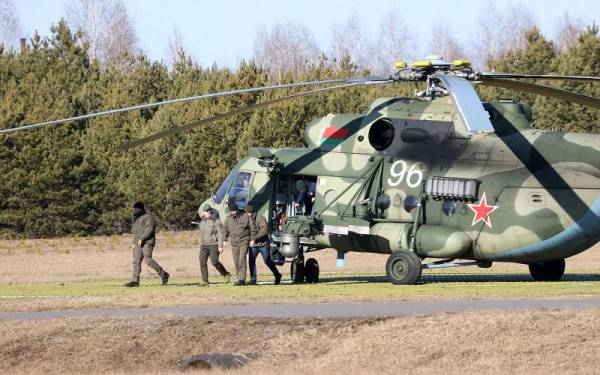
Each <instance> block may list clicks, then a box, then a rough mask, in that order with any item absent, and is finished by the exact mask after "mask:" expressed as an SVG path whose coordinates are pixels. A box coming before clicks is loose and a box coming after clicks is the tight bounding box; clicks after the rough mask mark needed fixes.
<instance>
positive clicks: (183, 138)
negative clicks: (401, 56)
mask: <svg viewBox="0 0 600 375" xmlns="http://www.w3.org/2000/svg"><path fill="white" fill-rule="evenodd" d="M267 37H269V36H268V35H267ZM522 39H523V43H522V45H520V46H517V47H515V48H512V49H509V50H506V51H503V52H502V53H501V54H500V55H498V56H496V57H490V58H489V59H487V60H486V64H487V65H488V66H489V67H490V68H492V69H494V70H496V71H504V72H523V73H528V72H531V73H539V72H543V73H561V74H580V75H591V76H598V75H599V74H600V38H599V36H598V28H597V27H596V26H594V25H592V26H590V27H588V28H586V29H584V30H582V31H580V32H579V33H577V37H576V39H575V40H573V41H571V42H570V43H569V45H568V47H564V48H563V46H561V45H560V44H559V43H558V42H557V41H553V40H549V39H547V38H546V37H544V36H543V35H542V34H541V33H540V31H539V30H538V29H537V28H536V27H535V26H533V27H532V28H530V29H527V30H526V31H524V32H523V35H522ZM103 56H105V55H104V54H103V53H98V54H97V55H94V53H93V51H92V50H90V43H88V42H87V39H86V36H85V33H84V32H82V31H74V30H72V29H71V28H70V27H69V25H68V23H67V22H66V21H60V22H59V23H57V24H56V25H55V26H53V27H52V29H51V34H50V35H49V36H48V37H44V38H42V37H40V36H39V35H35V36H33V37H32V38H31V39H30V40H29V41H27V43H26V46H25V48H24V49H22V50H19V51H17V50H15V49H8V48H0V127H1V128H7V127H14V126H18V125H23V124H30V123H35V122H41V121H45V120H49V119H57V118H63V117H70V116H76V115H80V114H85V113H90V112H96V111H102V110H107V109H113V108H119V107H124V106H129V105H135V104H139V103H147V102H153V101H158V100H164V99H169V98H177V97H183V96H189V95H197V94H200V93H208V92H216V91H223V90H231V89H236V88H245V87H252V86H260V85H266V84H270V83H272V82H274V81H276V82H295V81H304V80H316V79H328V78H339V77H352V76H362V75H367V74H370V73H371V72H372V71H373V70H372V69H371V68H370V67H369V66H365V65H364V64H361V63H360V62H358V61H355V60H354V59H353V57H352V53H350V52H348V51H347V52H346V53H341V54H340V55H339V56H338V57H336V58H332V57H331V56H328V55H326V54H324V53H321V54H319V55H317V56H315V57H314V58H311V59H302V58H300V59H297V60H295V61H294V62H293V64H291V67H288V68H285V69H284V68H281V69H275V70H273V69H272V66H271V65H269V64H270V63H269V62H268V61H267V60H260V59H250V60H248V61H242V62H241V63H240V64H239V66H237V68H235V69H231V68H227V67H220V66H217V65H213V66H210V67H202V66H200V65H198V64H197V63H195V62H194V61H193V59H192V58H191V57H190V56H189V55H188V54H187V53H186V52H185V50H184V49H182V48H178V49H177V51H176V54H175V56H174V57H173V61H172V63H171V64H170V65H169V66H167V65H166V64H165V63H163V62H160V61H151V60H150V59H149V58H148V57H147V56H146V55H145V54H144V53H142V52H139V51H138V52H136V53H131V52H130V51H124V52H123V53H121V54H120V55H119V58H118V59H116V60H114V61H115V63H111V60H107V59H103ZM266 56H268V54H266ZM390 63H392V62H390ZM557 86H559V87H563V88H566V89H570V90H574V91H577V92H580V93H583V94H586V95H591V96H594V97H600V92H598V90H599V88H598V87H594V86H593V85H591V84H584V83H576V84H575V83H564V84H557ZM415 89H416V86H415V85H409V84H402V85H386V86H377V87H361V88H348V89H343V90H337V91H333V92H331V93H328V94H324V95H317V96H312V97H305V98H301V99H296V100H293V101H289V102H286V103H281V104H277V105H274V106H271V107H269V108H262V109H258V110H256V111H254V112H251V113H246V114H242V115H239V116H236V117H233V118H230V119H228V120H222V121H218V122H215V123H212V124H209V125H207V126H204V127H200V128H198V129H196V130H194V131H191V132H188V133H182V134H179V135H176V136H173V137H170V138H166V139H164V140H160V141H157V142H153V143H151V144H148V145H145V146H142V147H139V148H137V149H133V150H130V151H127V152H119V151H116V147H117V146H119V145H120V144H122V143H124V142H127V141H130V140H134V139H136V138H139V137H142V136H145V135H149V134H152V133H155V132H158V131H161V130H165V129H169V128H173V127H177V126H180V125H183V124H187V123H191V122H193V121H196V120H198V119H202V118H206V117H209V116H212V115H214V114H217V113H223V112H227V111H230V110H232V109H235V108H239V107H242V106H248V105H252V104H255V103H258V102H261V101H264V100H268V99H271V98H274V97H279V96H283V95H289V94H290V93H292V92H295V90H284V91H279V92H268V93H263V94H260V95H254V94H242V95H238V96H230V97H226V98H218V99H214V100H207V101H203V102H196V103H189V104H175V105H171V106H164V107H160V108H155V109H146V110H140V111H134V112H130V113H123V114H117V115H113V116H107V117H101V118H95V119H92V120H88V121H80V122H74V123H70V124H65V125H56V126H49V127H45V128H41V129H37V130H32V131H27V132H18V133H14V134H9V135H2V136H0V175H1V176H2V179H1V180H0V236H3V237H12V236H28V237H36V236H61V235H68V234H69V235H70V234H76V235H88V234H109V233H120V232H123V231H126V230H128V229H129V225H130V222H131V210H130V206H131V204H132V203H133V202H134V201H137V200H142V201H144V202H146V203H147V204H148V205H149V206H150V208H151V209H152V210H153V212H155V213H156V215H157V216H158V217H159V220H160V222H161V224H162V226H163V227H165V228H169V229H184V228H189V226H190V224H189V222H190V221H191V219H192V218H193V217H194V216H195V213H196V210H197V208H198V205H199V204H200V202H201V201H203V200H204V199H205V198H206V197H208V195H209V194H210V192H211V191H214V190H216V188H217V187H218V186H219V184H220V183H221V182H222V181H223V179H224V177H225V176H226V175H227V173H228V172H229V170H230V168H231V167H232V166H233V165H234V164H235V163H236V162H237V161H238V160H239V159H240V158H242V157H244V156H245V154H246V152H247V150H248V148H249V147H253V146H259V145H260V146H267V147H298V146H302V145H303V141H302V132H303V128H304V125H305V124H306V123H307V122H309V121H310V120H312V119H313V118H315V117H317V116H323V115H326V114H327V113H330V112H333V113H343V112H362V111H365V110H366V109H367V108H368V105H369V104H370V102H371V101H372V100H374V99H375V98H377V97H381V96H409V95H411V94H412V93H413V92H414V91H415ZM478 90H479V91H480V94H481V96H482V99H484V100H492V99H497V98H501V97H511V98H512V97H518V98H520V99H521V100H523V101H526V102H528V103H529V104H531V105H532V107H533V110H534V125H535V126H536V127H537V128H542V129H555V128H559V129H563V130H567V131H570V130H577V131H587V132H599V131H600V123H599V121H598V119H599V115H598V113H597V111H593V110H590V109H587V108H583V107H580V106H577V105H571V104H568V103H564V102H559V101H555V100H552V99H546V98H542V97H535V96H531V95H521V94H516V93H514V92H508V91H502V90H496V89H489V88H480V89H478Z"/></svg>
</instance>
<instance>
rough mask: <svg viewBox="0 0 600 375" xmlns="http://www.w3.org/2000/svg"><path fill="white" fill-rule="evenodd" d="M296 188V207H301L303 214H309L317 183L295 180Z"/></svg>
mask: <svg viewBox="0 0 600 375" xmlns="http://www.w3.org/2000/svg"><path fill="white" fill-rule="evenodd" d="M296 190H298V196H297V197H296V202H295V203H296V208H300V207H302V208H303V209H304V211H303V213H304V215H306V216H310V215H311V214H312V208H313V205H314V203H315V197H316V195H317V184H316V183H315V182H312V181H308V180H298V181H296Z"/></svg>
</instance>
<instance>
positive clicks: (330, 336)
mask: <svg viewBox="0 0 600 375" xmlns="http://www.w3.org/2000/svg"><path fill="white" fill-rule="evenodd" d="M598 313H599V311H598V310H588V311H539V310H533V311H520V312H485V313H463V314H437V315H432V316H425V317H402V318H393V319H352V320H339V319H338V320H323V319H250V318H246V319H242V318H220V319H215V318H188V319H186V318H177V317H161V318H120V319H116V318H114V319H109V318H86V319H63V320H53V321H36V322H27V321H25V322H0V371H2V372H11V373H14V372H18V373H107V372H111V373H114V372H116V373H131V372H137V373H142V372H151V373H158V372H161V373H165V372H173V373H174V372H176V371H177V367H178V365H179V362H180V360H181V359H183V358H184V357H186V356H188V355H190V354H199V353H204V352H253V353H258V354H259V355H260V357H259V359H257V360H256V361H255V362H252V363H251V364H249V365H248V366H247V367H246V368H244V369H243V370H241V371H237V372H236V371H233V372H229V373H233V374H235V373H240V374H241V373H244V374H266V373H280V374H281V373H283V374H291V373H294V374H308V373H328V374H329V373H333V374H348V373H368V374H371V373H372V374H380V373H408V372H410V373H433V372H438V371H444V372H445V373H450V374H454V373H489V374H499V373H539V374H542V373H543V374H548V373H555V374H564V373H597V364H596V360H597V358H598V357H599V356H600V319H598V318H597V316H598Z"/></svg>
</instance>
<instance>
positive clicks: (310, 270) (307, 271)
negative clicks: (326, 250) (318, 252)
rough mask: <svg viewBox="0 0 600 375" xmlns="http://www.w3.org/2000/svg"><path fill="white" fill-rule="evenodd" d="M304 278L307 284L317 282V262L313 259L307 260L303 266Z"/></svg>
mask: <svg viewBox="0 0 600 375" xmlns="http://www.w3.org/2000/svg"><path fill="white" fill-rule="evenodd" d="M304 277H305V278H306V282H307V283H309V284H316V283H318V282H319V262H317V260H316V259H315V258H309V259H308V260H307V261H306V264H305V265H304Z"/></svg>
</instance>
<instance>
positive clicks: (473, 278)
mask: <svg viewBox="0 0 600 375" xmlns="http://www.w3.org/2000/svg"><path fill="white" fill-rule="evenodd" d="M271 280H272V279H271V278H266V277H265V278H264V279H263V280H261V281H263V282H266V283H265V284H261V285H257V286H246V287H236V286H233V285H232V284H223V283H222V282H221V279H220V278H214V280H213V281H215V283H214V284H211V285H210V286H208V287H198V286H196V283H197V282H198V278H173V279H172V280H171V283H170V284H169V285H167V286H161V285H160V282H159V280H158V279H142V285H141V286H140V287H139V288H125V287H123V286H122V284H123V280H95V281H82V282H64V283H44V284H13V285H0V300H2V299H4V300H6V299H14V298H39V297H42V298H43V297H86V296H87V297H95V296H97V297H111V296H115V297H124V298H126V297H128V296H144V295H146V296H152V297H160V296H161V295H164V296H169V295H180V296H183V297H185V296H188V295H189V296H194V297H196V298H197V297H207V300H208V299H210V300H211V301H212V302H215V301H216V302H218V301H219V299H221V298H222V299H223V300H226V301H227V302H228V303H231V302H239V303H260V302H273V301H276V300H285V301H287V302H290V301H299V302H310V301H315V300H316V301H324V300H378V299H381V300H386V299H414V298H419V299H421V298H422V299H427V298H488V297H554V296H557V297H560V296H598V295H600V273H593V274H590V273H587V274H577V275H571V276H569V275H566V280H565V281H558V282H535V281H531V279H530V278H529V276H528V275H526V274H518V273H483V272H482V273H478V274H473V273H448V272H444V273H426V274H424V278H423V283H422V284H420V285H410V286H396V285H392V284H390V283H389V282H387V281H386V280H385V277H384V275H383V274H348V273H345V274H330V275H323V276H322V278H321V280H322V282H321V283H319V284H312V285H309V284H301V285H291V284H282V285H279V286H275V285H272V284H271V283H270V282H271ZM196 298H195V299H194V300H195V303H197V299H196Z"/></svg>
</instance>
